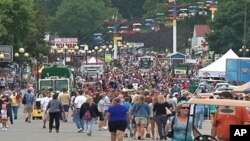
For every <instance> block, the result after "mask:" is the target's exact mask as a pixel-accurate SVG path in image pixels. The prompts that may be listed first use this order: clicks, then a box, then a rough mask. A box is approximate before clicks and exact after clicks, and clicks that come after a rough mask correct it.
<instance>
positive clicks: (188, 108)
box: [181, 107, 190, 110]
mask: <svg viewBox="0 0 250 141" xmlns="http://www.w3.org/2000/svg"><path fill="white" fill-rule="evenodd" d="M181 109H188V110H189V109H190V108H189V107H181Z"/></svg>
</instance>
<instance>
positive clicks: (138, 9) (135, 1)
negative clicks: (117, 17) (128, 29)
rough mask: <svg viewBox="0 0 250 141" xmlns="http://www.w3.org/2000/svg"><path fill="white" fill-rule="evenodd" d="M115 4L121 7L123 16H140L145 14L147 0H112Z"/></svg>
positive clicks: (120, 11)
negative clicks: (144, 6)
mask: <svg viewBox="0 0 250 141" xmlns="http://www.w3.org/2000/svg"><path fill="white" fill-rule="evenodd" d="M112 3H113V5H114V6H115V7H116V8H118V9H119V13H120V14H121V15H122V17H123V18H127V19H133V18H140V17H142V16H143V14H144V9H143V5H144V3H145V0H112Z"/></svg>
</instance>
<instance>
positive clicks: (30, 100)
mask: <svg viewBox="0 0 250 141" xmlns="http://www.w3.org/2000/svg"><path fill="white" fill-rule="evenodd" d="M24 97H25V98H26V103H25V104H24V113H25V117H26V118H25V122H30V118H31V113H32V112H33V104H34V102H35V96H34V94H33V93H32V91H31V89H28V90H27V93H26V94H25V95H24Z"/></svg>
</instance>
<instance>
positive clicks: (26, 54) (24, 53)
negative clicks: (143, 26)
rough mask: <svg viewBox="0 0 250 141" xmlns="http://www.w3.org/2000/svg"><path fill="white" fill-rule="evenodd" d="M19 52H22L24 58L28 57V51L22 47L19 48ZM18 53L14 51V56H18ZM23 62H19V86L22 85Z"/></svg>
mask: <svg viewBox="0 0 250 141" xmlns="http://www.w3.org/2000/svg"><path fill="white" fill-rule="evenodd" d="M19 53H20V54H23V56H24V58H28V57H29V53H27V52H25V50H24V48H20V49H19ZM19 53H15V57H19V56H20V55H19ZM23 66H24V63H22V64H21V67H20V68H21V71H20V75H21V76H20V83H21V88H22V87H23V69H24V67H23Z"/></svg>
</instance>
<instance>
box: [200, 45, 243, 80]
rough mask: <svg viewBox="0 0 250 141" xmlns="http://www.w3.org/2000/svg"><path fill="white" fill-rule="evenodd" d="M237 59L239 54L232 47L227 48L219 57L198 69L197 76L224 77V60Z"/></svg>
mask: <svg viewBox="0 0 250 141" xmlns="http://www.w3.org/2000/svg"><path fill="white" fill-rule="evenodd" d="M229 58H230V59H237V58H239V56H238V55H237V54H235V53H234V51H233V50H232V49H230V50H228V51H227V52H226V53H225V54H224V55H223V56H222V57H221V58H219V59H218V60H216V61H215V62H213V63H212V64H210V65H208V66H207V67H205V68H202V69H200V70H199V77H225V73H226V60H227V59H229Z"/></svg>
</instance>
